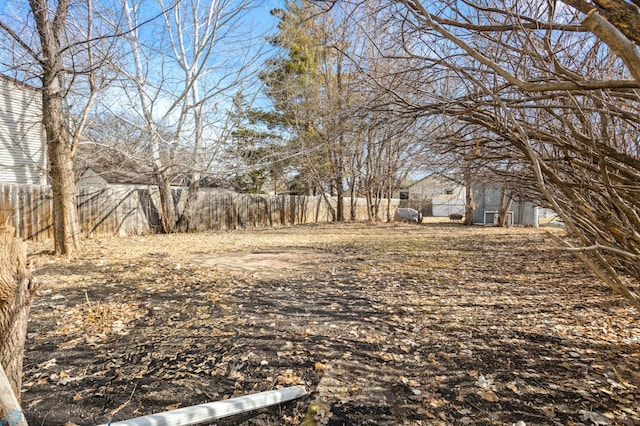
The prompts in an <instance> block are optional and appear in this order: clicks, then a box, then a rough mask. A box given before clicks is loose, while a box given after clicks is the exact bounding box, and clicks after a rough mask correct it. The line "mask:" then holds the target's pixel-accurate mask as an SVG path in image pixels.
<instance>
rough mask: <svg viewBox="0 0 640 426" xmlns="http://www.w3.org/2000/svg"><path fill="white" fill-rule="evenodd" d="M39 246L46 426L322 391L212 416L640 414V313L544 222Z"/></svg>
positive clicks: (579, 419) (33, 341)
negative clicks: (64, 248)
mask: <svg viewBox="0 0 640 426" xmlns="http://www.w3.org/2000/svg"><path fill="white" fill-rule="evenodd" d="M555 232H557V231H555ZM33 251H34V252H38V253H39V254H38V255H34V256H32V260H33V261H34V262H35V264H36V266H37V270H36V275H37V276H38V278H39V279H40V280H41V282H42V283H43V285H44V291H42V292H41V293H40V294H39V295H38V296H37V297H36V300H35V302H34V305H33V308H32V318H31V322H30V326H29V339H28V342H27V352H26V358H25V378H24V391H23V396H22V397H23V404H24V406H25V407H26V411H27V418H28V420H29V421H30V422H31V423H33V424H44V425H47V424H51V425H53V424H56V425H59V424H63V423H65V422H67V421H72V422H74V423H77V424H98V423H106V422H107V421H108V420H109V416H110V413H114V410H118V411H117V412H116V414H114V419H113V420H114V421H115V420H122V419H126V418H131V417H137V416H140V415H144V414H150V413H154V412H158V411H163V410H165V409H167V407H178V406H179V407H185V406H189V405H195V404H200V403H203V402H209V401H214V400H223V399H228V398H232V397H234V396H239V395H245V394H248V393H253V392H259V391H262V390H271V389H277V388H280V387H286V386H293V385H298V384H301V385H305V386H306V387H307V388H308V390H309V391H310V397H308V398H304V399H300V400H296V401H292V402H291V403H288V404H286V405H284V406H283V407H281V408H277V407H274V408H272V409H270V410H262V411H260V412H251V413H248V414H246V415H243V416H240V417H236V418H233V419H230V420H229V421H228V422H227V423H224V421H221V422H220V423H219V424H239V423H247V424H274V425H276V424H277V425H280V424H299V423H300V422H301V421H302V420H303V419H307V420H309V419H314V418H315V421H316V422H318V423H319V424H330V425H340V424H353V425H358V424H373V423H375V424H389V425H392V424H394V425H395V424H412V425H420V424H424V425H427V424H428V425H432V424H444V425H448V424H469V425H471V424H474V425H483V424H486V425H496V424H504V425H513V424H521V423H522V424H526V425H535V424H574V425H580V424H585V425H593V424H596V425H597V424H612V425H632V424H638V423H640V411H639V410H638V406H639V405H640V404H638V401H640V390H639V388H640V370H639V368H640V367H639V362H638V361H639V359H640V326H639V324H638V322H637V319H638V312H637V310H636V309H635V308H633V307H632V306H630V305H629V304H628V303H627V302H625V301H624V300H622V299H620V298H619V297H617V296H615V295H614V294H612V293H611V292H610V291H609V290H608V289H607V288H606V287H605V286H603V285H602V284H601V283H600V282H599V281H598V280H597V279H596V278H594V277H593V276H592V275H591V274H590V273H589V272H588V271H587V270H586V269H585V268H584V267H583V266H582V265H581V264H579V263H578V262H576V261H575V260H574V259H573V258H572V257H570V256H569V255H568V254H566V253H564V252H562V251H561V250H559V249H557V248H556V247H554V246H553V243H552V241H551V240H550V239H549V238H548V237H547V236H546V235H545V234H544V233H543V232H542V231H538V230H533V229H516V228H505V229H497V228H484V227H472V228H468V227H463V226H457V225H450V224H439V225H423V226H417V225H416V226H410V225H365V224H344V225H326V226H301V227H292V228H281V229H265V230H239V231H233V232H220V233H205V234H176V235H153V236H145V237H131V238H120V239H118V238H113V239H105V240H92V241H87V242H85V253H86V256H85V257H84V258H82V259H80V260H78V261H75V262H67V261H66V260H64V259H59V258H55V257H51V256H49V255H46V253H43V252H42V247H41V246H37V245H34V246H33ZM270 262H271V263H270ZM270 264H271V265H273V267H269V265H270ZM311 406H316V407H323V408H322V409H320V410H316V411H314V414H313V415H309V413H310V411H309V410H308V408H309V407H311ZM309 421H310V420H309Z"/></svg>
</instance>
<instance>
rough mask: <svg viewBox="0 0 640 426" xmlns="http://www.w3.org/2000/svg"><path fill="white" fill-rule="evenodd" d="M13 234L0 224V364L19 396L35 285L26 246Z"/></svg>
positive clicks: (10, 228)
mask: <svg viewBox="0 0 640 426" xmlns="http://www.w3.org/2000/svg"><path fill="white" fill-rule="evenodd" d="M14 234H15V229H14V228H12V227H0V363H1V364H2V366H3V367H4V370H5V373H6V375H7V378H8V379H9V383H10V384H11V388H12V389H13V392H14V394H15V396H16V398H18V399H19V398H20V389H21V387H22V359H23V356H24V343H25V340H26V336H27V320H28V318H29V309H30V307H31V301H32V300H33V297H34V295H35V290H36V286H35V284H34V282H33V281H32V278H31V269H30V266H29V262H28V260H27V250H26V245H25V244H24V243H23V242H22V241H21V240H18V239H17V238H15V237H14Z"/></svg>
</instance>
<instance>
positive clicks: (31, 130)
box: [0, 74, 47, 185]
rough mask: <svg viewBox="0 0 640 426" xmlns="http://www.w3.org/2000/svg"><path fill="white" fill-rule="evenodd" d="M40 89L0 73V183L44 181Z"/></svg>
mask: <svg viewBox="0 0 640 426" xmlns="http://www.w3.org/2000/svg"><path fill="white" fill-rule="evenodd" d="M46 151H47V149H46V138H45V132H44V126H43V124H42V97H41V94H40V90H39V89H37V88H35V87H33V86H30V85H28V84H25V83H21V82H19V81H17V80H14V79H12V78H10V77H7V76H4V75H2V74H0V183H8V184H22V185H44V184H46V183H47V155H46Z"/></svg>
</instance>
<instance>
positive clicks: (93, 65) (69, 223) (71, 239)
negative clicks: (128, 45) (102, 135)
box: [0, 0, 115, 256]
mask: <svg viewBox="0 0 640 426" xmlns="http://www.w3.org/2000/svg"><path fill="white" fill-rule="evenodd" d="M14 6H15V9H12V10H13V11H14V14H20V16H15V15H13V16H12V15H6V16H4V17H1V18H0V31H1V34H3V36H4V39H3V41H2V48H3V53H4V55H5V58H7V59H8V60H6V61H5V66H7V67H8V68H12V69H13V70H15V72H16V74H17V75H19V76H21V78H25V79H28V78H33V77H35V78H37V79H38V80H39V82H40V85H39V86H40V89H41V93H42V122H43V124H44V128H45V132H46V142H47V156H48V160H49V180H50V183H51V188H52V192H53V229H54V245H55V252H56V253H57V254H63V255H66V256H72V255H73V254H74V253H77V252H78V251H79V250H80V248H81V244H80V237H81V235H80V229H79V226H78V221H77V217H76V187H75V175H74V168H73V161H74V155H75V150H76V146H77V144H78V141H79V140H80V139H81V137H82V134H83V131H84V129H85V128H86V126H87V123H88V118H89V112H90V110H91V108H92V106H93V103H94V100H95V97H96V95H97V93H98V91H99V90H100V88H101V87H102V85H103V84H104V82H105V80H104V77H105V72H100V73H99V72H98V70H99V69H100V68H101V67H103V66H104V64H105V58H106V57H108V56H109V55H110V54H111V52H110V49H109V46H110V41H109V38H108V37H105V35H106V34H107V32H109V31H111V32H110V34H111V35H113V33H114V31H115V30H114V29H113V28H112V27H107V26H105V25H103V24H104V21H102V20H96V19H94V15H95V14H96V13H97V12H96V10H95V8H94V4H93V2H92V1H91V0H89V1H87V2H85V3H83V4H82V7H78V8H74V12H73V13H72V12H71V11H70V10H71V2H70V1H69V0H59V1H58V2H56V3H55V4H51V2H49V1H47V0H29V2H28V4H27V5H25V4H24V3H15V4H14ZM104 6H105V7H107V9H108V6H106V5H104ZM34 35H35V36H34ZM81 86H82V91H83V97H82V98H83V99H82V101H81V102H80V103H77V104H74V105H73V112H74V113H75V117H76V120H71V119H70V115H69V112H70V110H69V108H68V106H69V105H70V104H68V103H66V100H68V99H69V97H70V96H71V94H72V93H73V91H74V90H80V87H81ZM71 124H73V125H72V126H71Z"/></svg>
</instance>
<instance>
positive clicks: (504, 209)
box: [497, 188, 513, 227]
mask: <svg viewBox="0 0 640 426" xmlns="http://www.w3.org/2000/svg"><path fill="white" fill-rule="evenodd" d="M512 203H513V197H512V196H511V194H509V193H508V192H507V190H506V188H502V191H501V192H500V206H499V207H498V223H497V226H500V227H504V226H506V225H507V219H508V218H509V210H510V209H511V204H512Z"/></svg>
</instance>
